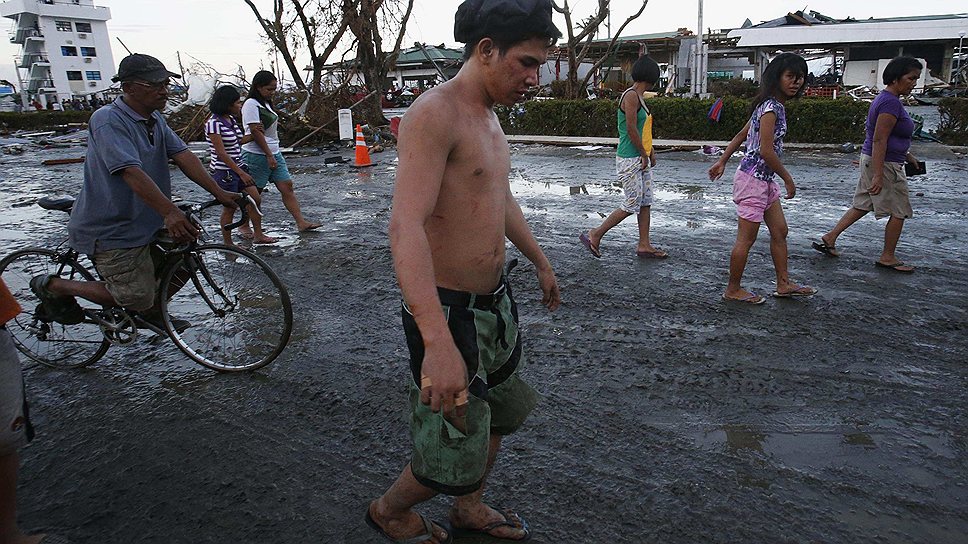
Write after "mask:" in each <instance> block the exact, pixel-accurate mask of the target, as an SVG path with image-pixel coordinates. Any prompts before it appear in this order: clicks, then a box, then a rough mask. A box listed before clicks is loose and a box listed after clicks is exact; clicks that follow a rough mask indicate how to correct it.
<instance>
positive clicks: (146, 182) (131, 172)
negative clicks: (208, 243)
mask: <svg viewBox="0 0 968 544" xmlns="http://www.w3.org/2000/svg"><path fill="white" fill-rule="evenodd" d="M120 174H121V179H123V180H124V182H125V183H127V184H128V187H131V190H132V191H134V194H136V195H138V198H140V199H141V200H143V201H144V202H145V203H146V204H147V205H148V206H149V207H151V209H152V210H154V211H156V212H158V215H160V216H161V217H162V218H164V220H165V228H167V229H168V233H169V234H171V236H172V238H174V239H175V240H178V241H183V240H191V239H195V238H197V237H198V229H197V228H196V227H195V225H192V222H191V221H189V220H188V217H187V216H186V215H185V213H184V212H182V211H181V210H180V209H179V208H178V206H176V205H175V203H174V202H172V201H171V199H169V198H168V197H166V196H165V194H164V193H162V192H161V189H159V188H158V186H157V185H156V184H155V182H154V181H152V179H151V177H150V176H148V174H147V173H146V172H145V171H144V170H142V169H141V168H139V167H137V166H129V167H127V168H125V169H124V170H123V171H122V172H120Z"/></svg>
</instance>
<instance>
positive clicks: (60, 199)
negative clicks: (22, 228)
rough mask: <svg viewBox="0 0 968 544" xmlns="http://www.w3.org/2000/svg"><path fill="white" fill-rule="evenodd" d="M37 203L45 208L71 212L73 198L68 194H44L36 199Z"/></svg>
mask: <svg viewBox="0 0 968 544" xmlns="http://www.w3.org/2000/svg"><path fill="white" fill-rule="evenodd" d="M37 204H38V205H39V206H40V207H41V208H43V209H45V210H59V211H62V212H67V213H71V208H73V207H74V198H73V197H70V196H45V197H43V198H41V199H39V200H37Z"/></svg>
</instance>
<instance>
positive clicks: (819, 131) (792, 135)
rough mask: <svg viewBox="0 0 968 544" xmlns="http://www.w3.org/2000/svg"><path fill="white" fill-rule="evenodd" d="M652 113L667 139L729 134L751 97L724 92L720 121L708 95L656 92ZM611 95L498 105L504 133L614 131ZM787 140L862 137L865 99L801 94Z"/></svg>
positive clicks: (739, 124)
mask: <svg viewBox="0 0 968 544" xmlns="http://www.w3.org/2000/svg"><path fill="white" fill-rule="evenodd" d="M646 104H647V105H648V106H649V108H650V109H651V110H652V114H653V115H654V116H655V121H654V123H653V128H652V135H653V137H654V138H657V139H669V140H707V141H708V140H731V139H732V138H733V136H734V135H736V133H737V132H739V131H740V130H741V129H742V128H743V126H744V125H745V124H746V122H747V121H748V120H749V113H750V101H749V100H746V99H742V98H735V97H731V96H727V97H725V98H724V99H723V110H722V114H721V115H720V119H719V122H718V123H713V122H711V121H710V120H709V119H708V118H707V114H708V112H709V108H710V107H711V106H712V104H713V100H712V99H707V100H697V99H694V98H672V97H659V98H653V99H650V100H648V101H647V102H646ZM617 107H618V105H617V102H616V101H615V100H541V101H531V102H525V103H523V104H518V105H516V106H513V107H511V108H499V109H498V117H499V118H500V120H501V125H502V126H503V127H504V130H505V132H507V133H508V134H537V135H545V136H595V137H615V136H616V135H617V134H618V133H617V128H616V124H617V122H618V120H617ZM786 108H787V120H788V123H789V127H790V132H789V134H788V135H787V137H786V141H789V142H811V143H844V142H862V141H864V121H865V119H866V118H867V108H868V104H867V103H865V102H860V101H856V100H851V99H839V100H829V99H822V98H805V99H800V100H793V101H790V102H788V103H787V104H786Z"/></svg>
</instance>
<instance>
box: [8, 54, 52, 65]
mask: <svg viewBox="0 0 968 544" xmlns="http://www.w3.org/2000/svg"><path fill="white" fill-rule="evenodd" d="M14 58H15V60H17V62H18V64H17V67H18V68H30V67H31V66H33V65H34V64H37V63H39V62H46V63H50V59H49V58H47V53H46V52H40V53H27V54H26V55H23V56H21V57H19V58H17V57H14Z"/></svg>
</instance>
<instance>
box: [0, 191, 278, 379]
mask: <svg viewBox="0 0 968 544" xmlns="http://www.w3.org/2000/svg"><path fill="white" fill-rule="evenodd" d="M238 202H239V207H240V208H241V210H242V218H241V219H240V220H239V221H237V222H235V223H233V224H231V225H225V226H224V227H223V228H225V229H227V230H231V229H234V228H236V227H238V226H239V225H241V224H242V223H243V222H245V221H246V219H247V218H248V214H247V212H246V208H247V207H248V206H251V207H252V208H253V210H254V213H261V212H259V210H258V207H256V206H255V203H254V202H252V201H251V199H248V198H247V197H246V198H240V199H239V201H238ZM37 204H38V205H40V206H41V207H42V208H44V209H47V210H59V211H64V212H67V214H68V215H70V212H71V208H72V207H73V205H74V199H73V198H70V197H61V198H51V197H44V198H41V199H39V200H38V201H37ZM216 205H220V204H219V202H218V201H215V200H213V201H211V202H207V203H205V204H181V205H179V208H181V209H182V211H184V212H185V213H186V215H188V216H189V218H190V220H192V221H194V222H195V224H196V225H197V226H199V227H200V226H201V221H200V220H199V214H200V213H201V212H202V211H203V210H205V209H206V208H209V207H212V206H216ZM66 243H67V241H66V240H65V241H64V242H61V243H60V244H58V245H57V246H55V247H54V248H39V247H32V248H26V249H21V250H18V251H15V252H13V253H11V254H10V255H8V256H6V257H4V258H3V259H2V260H0V277H2V278H3V281H4V282H5V283H6V284H7V287H9V289H10V292H11V293H12V294H13V296H14V297H15V298H16V299H17V301H18V302H19V303H20V306H21V308H22V309H23V312H22V313H21V314H20V315H19V316H17V317H15V318H14V319H13V320H12V321H10V322H8V323H7V330H8V331H9V332H10V334H11V336H12V337H13V340H14V343H15V345H16V346H17V348H18V349H19V350H20V352H21V353H23V354H24V355H25V356H26V357H28V358H29V359H31V360H34V361H37V362H38V363H41V364H44V365H47V366H49V367H53V368H78V367H83V366H87V365H90V364H92V363H94V362H95V361H97V360H99V359H100V358H101V357H103V356H104V354H105V353H106V352H107V350H108V348H109V347H111V346H112V345H115V344H117V345H128V344H130V343H132V342H134V341H135V339H136V338H137V337H138V331H139V329H149V330H151V331H153V332H154V333H155V334H156V335H158V337H160V338H164V337H165V336H167V337H168V338H170V339H171V340H172V342H174V343H175V345H176V346H177V347H178V349H180V350H181V351H182V352H183V353H185V355H187V356H188V357H189V358H191V359H192V360H194V361H195V362H197V363H199V364H201V365H203V366H206V367H208V368H212V369H214V370H219V371H227V372H238V371H245V370H255V369H258V368H262V367H264V366H266V365H268V364H269V363H271V362H272V361H274V360H275V359H276V358H277V357H278V356H279V354H281V353H282V351H283V350H284V349H285V347H286V345H287V344H288V342H289V338H290V335H291V334H292V321H293V319H292V303H291V301H290V298H289V293H288V291H287V290H286V287H285V285H283V283H282V281H281V280H279V277H278V276H277V275H276V274H275V272H273V271H272V269H271V268H270V267H269V265H267V264H266V263H265V262H264V261H263V260H262V259H261V258H259V257H258V256H257V255H255V254H254V253H252V252H250V251H247V250H245V249H242V248H238V247H234V246H227V245H223V244H204V243H199V242H198V241H197V240H192V241H191V242H188V243H184V244H181V245H176V244H175V243H174V242H173V241H171V240H170V239H166V238H165V237H164V236H162V237H158V238H156V239H155V241H154V242H152V244H153V245H154V247H155V248H157V249H158V250H159V251H160V252H161V254H162V255H163V256H164V265H163V266H162V267H161V268H160V270H161V273H160V274H158V275H157V276H156V279H157V280H158V282H159V283H158V294H159V301H160V307H161V315H162V322H163V324H164V329H161V328H159V327H158V326H157V325H155V324H152V323H149V322H147V321H145V320H144V319H143V318H142V317H141V316H140V315H139V314H138V313H136V312H132V311H128V310H125V309H123V308H119V307H110V308H109V307H101V306H100V305H97V304H95V303H92V302H88V301H86V300H83V299H81V298H80V297H78V298H77V300H78V302H79V303H80V304H81V307H82V310H83V314H84V318H83V320H82V321H81V322H80V323H75V324H64V323H60V322H58V321H56V320H54V319H53V318H51V317H49V316H48V315H47V312H40V311H38V310H39V309H40V301H39V300H38V299H37V297H36V296H35V295H34V293H33V292H32V291H31V289H30V280H31V278H33V277H34V276H37V275H39V274H50V275H55V276H57V277H59V278H63V279H67V280H86V281H96V280H97V279H99V277H98V276H97V275H96V269H95V273H92V272H91V269H92V268H93V266H91V265H85V264H83V263H82V261H87V259H86V257H84V256H82V255H80V254H79V253H78V252H77V251H75V250H74V249H72V248H70V247H67V245H66ZM87 262H89V261H87ZM173 315H174V316H176V317H177V318H178V320H177V321H178V323H174V321H175V320H174V319H173V317H172V316H173ZM183 319H184V320H188V322H189V323H190V326H188V327H187V328H185V327H184V326H183V325H184V322H182V321H181V320H183ZM176 325H177V326H176Z"/></svg>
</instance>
